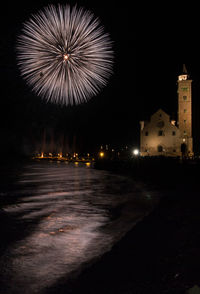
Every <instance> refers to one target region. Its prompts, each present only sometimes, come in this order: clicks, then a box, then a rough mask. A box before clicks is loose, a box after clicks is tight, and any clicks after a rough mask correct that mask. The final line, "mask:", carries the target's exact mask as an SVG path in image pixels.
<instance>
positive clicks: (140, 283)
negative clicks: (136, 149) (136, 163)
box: [48, 165, 200, 294]
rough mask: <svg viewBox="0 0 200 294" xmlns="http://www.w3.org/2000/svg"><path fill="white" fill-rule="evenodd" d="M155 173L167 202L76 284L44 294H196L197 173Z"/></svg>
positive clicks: (184, 169) (199, 275)
mask: <svg viewBox="0 0 200 294" xmlns="http://www.w3.org/2000/svg"><path fill="white" fill-rule="evenodd" d="M160 168H161V171H160V172H159V171H158V174H157V180H156V181H154V184H155V185H156V184H157V186H159V183H160V188H162V189H163V191H165V192H164V193H165V194H166V195H167V196H165V197H163V198H162V199H161V202H160V204H159V205H158V206H157V208H156V209H155V210H154V211H153V212H152V213H151V214H150V215H149V216H147V217H145V218H144V219H143V220H142V221H141V222H140V223H138V224H137V225H136V226H135V227H134V228H133V229H132V231H130V232H129V233H128V234H127V235H126V236H125V237H124V238H123V239H122V240H121V241H120V242H119V243H118V244H116V245H115V246H114V248H113V249H112V251H111V252H109V253H106V254H105V255H104V256H103V258H101V259H100V260H99V261H98V262H97V263H95V264H94V265H93V266H91V267H88V269H86V270H85V271H84V272H83V273H82V274H81V275H80V276H79V277H78V278H77V279H74V280H71V282H70V283H67V284H65V282H64V281H63V282H62V281H60V283H59V284H58V285H57V286H56V287H55V288H54V289H51V291H49V292H48V293H63V294H64V293H66V294H67V293H88V294H89V293H91V294H93V293H101V294H102V293H105V294H109V293H126V294H139V293H141V294H151V293H152V294H162V293H163V294H164V293H170V294H181V293H184V294H185V293H191V294H193V293H195V294H197V293H199V290H198V287H197V286H200V201H199V197H200V189H199V188H200V186H199V182H198V181H199V180H198V174H200V168H199V165H195V166H192V165H189V166H183V165H182V166H180V168H179V167H178V169H177V170H175V169H174V170H173V172H172V175H173V177H172V176H171V174H170V170H168V171H166V173H165V174H164V175H163V176H164V177H165V178H164V179H163V176H161V175H162V167H160ZM167 175H168V177H167ZM175 175H176V177H175ZM170 180H171V181H170ZM168 183H170V185H169V184H168ZM195 285H196V286H195Z"/></svg>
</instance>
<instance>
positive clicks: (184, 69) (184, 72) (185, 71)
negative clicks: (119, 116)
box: [183, 64, 188, 75]
mask: <svg viewBox="0 0 200 294" xmlns="http://www.w3.org/2000/svg"><path fill="white" fill-rule="evenodd" d="M183 74H186V75H187V74H188V72H187V68H186V66H185V64H183Z"/></svg>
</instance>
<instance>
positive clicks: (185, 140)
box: [178, 64, 193, 155]
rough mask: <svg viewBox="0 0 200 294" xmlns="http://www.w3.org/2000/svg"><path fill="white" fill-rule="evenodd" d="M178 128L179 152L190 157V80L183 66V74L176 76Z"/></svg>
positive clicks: (191, 144)
mask: <svg viewBox="0 0 200 294" xmlns="http://www.w3.org/2000/svg"><path fill="white" fill-rule="evenodd" d="M178 126H179V130H180V138H181V150H182V152H183V153H184V154H185V155H192V154H193V139H192V80H190V79H189V75H188V73H187V69H186V66H185V64H184V65H183V73H182V74H181V75H179V76H178Z"/></svg>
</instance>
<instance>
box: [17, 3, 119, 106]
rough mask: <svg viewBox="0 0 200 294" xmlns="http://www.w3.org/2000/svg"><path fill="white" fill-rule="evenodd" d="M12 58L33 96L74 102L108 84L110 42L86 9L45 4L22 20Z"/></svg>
mask: <svg viewBox="0 0 200 294" xmlns="http://www.w3.org/2000/svg"><path fill="white" fill-rule="evenodd" d="M17 59H18V65H19V68H20V72H21V75H22V76H23V78H24V79H25V80H26V81H27V83H28V84H29V85H30V86H31V87H32V89H33V90H34V91H35V92H36V93H37V94H38V95H40V96H42V97H43V98H45V99H46V100H50V101H51V102H56V103H61V104H66V105H68V104H71V105H73V104H79V103H82V102H85V101H87V100H88V99H89V98H91V97H92V96H95V95H96V94H97V93H98V92H99V91H100V90H101V88H102V87H103V86H105V85H106V84H107V81H108V78H109V77H110V75H111V74H112V66H113V51H112V42H111V40H110V37H109V34H108V33H105V32H104V28H103V26H102V25H101V24H100V21H99V19H98V18H95V17H94V15H93V13H91V12H90V11H88V10H85V9H83V8H77V7H76V6H75V7H73V8H70V6H69V5H65V6H62V5H58V6H57V7H56V6H53V5H50V6H48V7H45V8H44V9H43V10H41V11H39V12H38V13H37V14H35V15H32V17H31V18H30V19H29V20H28V21H27V22H25V23H24V27H23V30H22V34H21V35H20V36H19V38H18V42H17Z"/></svg>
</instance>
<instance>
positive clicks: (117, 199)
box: [0, 163, 156, 294]
mask: <svg viewBox="0 0 200 294" xmlns="http://www.w3.org/2000/svg"><path fill="white" fill-rule="evenodd" d="M15 184H16V185H15V189H14V190H12V197H13V195H14V196H16V200H15V202H14V201H13V203H9V204H6V203H5V205H4V207H3V210H4V212H5V213H6V214H7V215H9V216H12V218H14V219H15V220H16V222H17V221H20V222H25V223H26V226H28V228H29V226H30V230H28V231H27V234H25V236H24V237H23V238H22V239H20V240H16V242H14V243H12V244H11V245H9V246H8V248H7V250H6V252H5V253H4V255H3V257H2V258H1V260H0V266H1V268H2V267H3V272H4V274H3V276H2V280H3V282H4V292H3V293H4V294H8V293H24V294H26V293H29V294H31V293H43V290H44V289H45V288H46V287H50V286H51V285H53V284H54V283H55V282H56V281H57V280H58V279H59V278H62V277H66V279H67V277H69V276H70V274H71V273H72V272H73V271H78V270H80V269H81V268H82V267H83V266H84V263H86V262H87V263H88V262H89V261H91V260H93V259H94V258H96V257H98V256H100V255H102V254H103V253H105V252H106V251H107V250H109V249H110V248H111V247H112V245H113V244H114V243H115V242H116V241H117V240H119V238H121V237H122V236H123V235H124V234H125V233H126V232H127V231H128V230H130V229H131V228H132V226H133V225H134V223H135V222H137V221H138V220H139V219H141V217H143V216H144V215H145V214H146V213H147V212H148V211H149V210H150V209H151V208H152V205H154V202H155V201H156V200H155V199H156V196H155V197H153V194H152V192H150V193H149V192H148V193H147V192H146V191H145V189H144V187H138V185H136V183H134V182H133V181H132V180H130V179H128V178H125V177H123V176H119V175H113V174H111V173H109V172H106V171H98V170H95V169H93V168H88V167H85V166H84V165H82V166H79V167H77V166H76V167H74V166H73V165H70V164H69V165H65V164H59V165H58V164H56V163H43V164H40V163H38V164H32V165H31V164H29V165H26V166H25V167H24V169H23V172H22V173H21V174H20V176H19V177H18V179H17V183H15ZM9 193H11V192H8V194H7V197H9ZM4 194H5V193H4ZM147 194H148V195H149V194H151V201H150V200H149V199H148V198H147V197H146V195H147ZM13 199H15V197H14V198H13ZM149 201H150V202H149ZM29 223H30V225H29ZM27 224H28V225H27ZM8 279H9V286H8V287H7V286H5V284H7V282H8Z"/></svg>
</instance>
